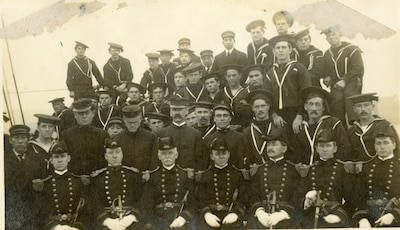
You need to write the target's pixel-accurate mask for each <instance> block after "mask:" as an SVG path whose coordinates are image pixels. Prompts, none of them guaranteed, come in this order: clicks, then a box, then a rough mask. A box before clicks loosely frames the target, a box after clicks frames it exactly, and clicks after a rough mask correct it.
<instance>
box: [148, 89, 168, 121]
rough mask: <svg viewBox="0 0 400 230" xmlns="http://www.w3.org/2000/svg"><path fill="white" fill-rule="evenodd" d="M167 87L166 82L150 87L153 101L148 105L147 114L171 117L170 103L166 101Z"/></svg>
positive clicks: (149, 90)
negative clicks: (153, 113) (152, 113)
mask: <svg viewBox="0 0 400 230" xmlns="http://www.w3.org/2000/svg"><path fill="white" fill-rule="evenodd" d="M167 86H168V85H167V83H164V82H154V83H152V84H150V85H149V88H148V92H149V94H150V97H151V99H152V101H151V103H149V104H147V105H146V108H145V111H146V113H147V112H157V113H163V114H165V115H169V101H168V100H167V99H165V95H166V91H167Z"/></svg>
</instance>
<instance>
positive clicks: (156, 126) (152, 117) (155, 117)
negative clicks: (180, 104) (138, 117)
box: [145, 112, 171, 134]
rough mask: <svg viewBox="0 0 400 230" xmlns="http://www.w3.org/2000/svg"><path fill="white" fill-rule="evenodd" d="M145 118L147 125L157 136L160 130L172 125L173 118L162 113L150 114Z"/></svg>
mask: <svg viewBox="0 0 400 230" xmlns="http://www.w3.org/2000/svg"><path fill="white" fill-rule="evenodd" d="M145 116H146V119H147V125H148V126H149V128H150V130H151V131H152V132H153V133H154V134H157V132H158V131H159V130H161V129H162V128H164V127H167V126H168V125H170V124H171V117H170V116H167V115H164V114H162V113H157V112H148V113H146V114H145Z"/></svg>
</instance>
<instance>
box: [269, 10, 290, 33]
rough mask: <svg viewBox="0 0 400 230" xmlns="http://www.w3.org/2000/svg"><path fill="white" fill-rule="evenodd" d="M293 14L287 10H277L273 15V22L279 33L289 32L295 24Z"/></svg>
mask: <svg viewBox="0 0 400 230" xmlns="http://www.w3.org/2000/svg"><path fill="white" fill-rule="evenodd" d="M293 21H294V20H293V16H292V14H291V13H289V12H288V11H286V10H280V11H278V12H275V13H274V15H273V16H272V22H273V23H274V25H275V28H276V32H277V33H278V35H284V34H289V32H288V30H289V28H290V27H292V26H293Z"/></svg>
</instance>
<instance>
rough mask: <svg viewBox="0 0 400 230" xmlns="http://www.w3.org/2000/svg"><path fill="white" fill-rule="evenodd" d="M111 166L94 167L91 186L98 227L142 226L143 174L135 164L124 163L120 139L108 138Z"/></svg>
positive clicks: (123, 228) (106, 143) (137, 227)
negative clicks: (97, 168)
mask: <svg viewBox="0 0 400 230" xmlns="http://www.w3.org/2000/svg"><path fill="white" fill-rule="evenodd" d="M105 149H106V151H105V154H104V157H105V159H106V160H107V163H108V166H107V167H106V168H102V169H99V170H96V171H94V172H93V173H92V174H91V176H92V177H93V179H92V182H93V183H91V186H90V190H91V198H92V205H93V212H94V214H95V218H96V221H97V225H98V226H97V229H104V230H105V229H110V230H114V229H118V230H119V229H121V230H125V229H127V230H128V229H129V230H131V229H141V228H140V226H139V224H138V222H139V221H140V212H139V208H140V204H139V201H140V197H141V194H142V185H141V174H140V173H139V170H138V169H136V168H134V167H129V166H125V165H122V158H123V157H124V154H123V150H122V148H121V145H120V143H119V141H118V140H115V139H111V138H108V139H106V141H105Z"/></svg>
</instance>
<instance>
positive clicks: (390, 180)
mask: <svg viewBox="0 0 400 230" xmlns="http://www.w3.org/2000/svg"><path fill="white" fill-rule="evenodd" d="M396 138H397V137H396V136H395V133H394V132H393V130H392V129H391V128H390V127H386V128H382V129H378V130H376V131H375V132H374V143H375V151H376V154H377V157H375V158H374V159H373V160H372V161H371V162H369V164H367V165H366V166H365V167H364V168H363V169H362V172H361V175H360V177H361V184H360V185H359V186H357V188H358V189H357V190H356V191H355V193H356V194H358V196H357V197H358V198H359V200H358V202H357V212H355V213H354V215H353V219H354V220H355V221H356V223H358V226H359V227H363V228H371V225H374V226H375V227H400V224H399V223H400V206H399V198H400V181H399V178H400V161H399V159H398V158H396V157H395V156H394V149H395V148H396V141H398V140H396Z"/></svg>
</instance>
